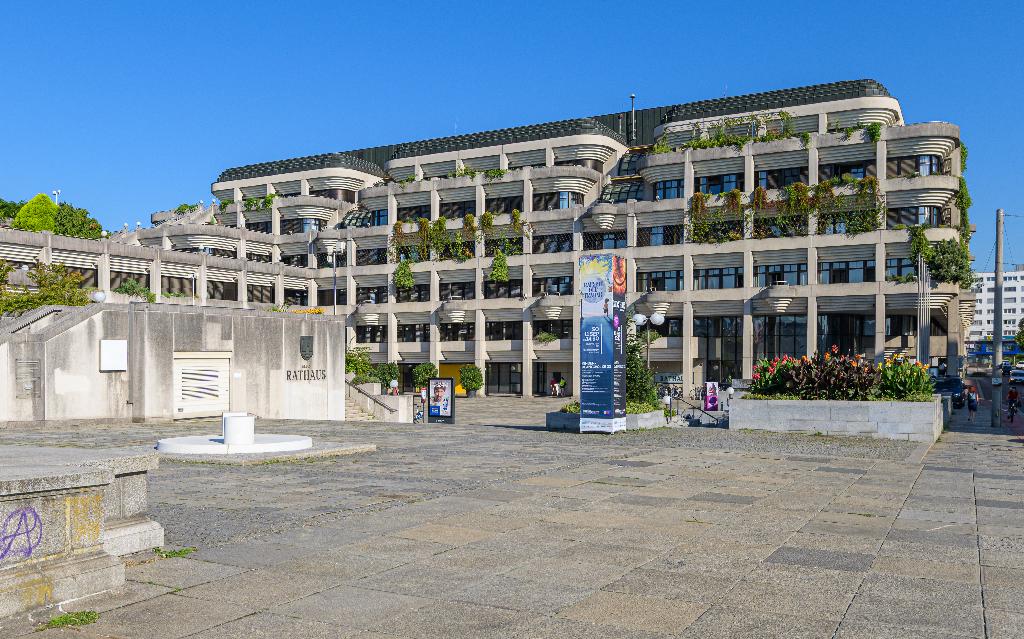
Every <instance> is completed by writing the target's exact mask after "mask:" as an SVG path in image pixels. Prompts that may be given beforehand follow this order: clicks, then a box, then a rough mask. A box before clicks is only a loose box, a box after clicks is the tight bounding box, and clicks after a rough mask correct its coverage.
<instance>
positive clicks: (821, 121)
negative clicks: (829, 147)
mask: <svg viewBox="0 0 1024 639" xmlns="http://www.w3.org/2000/svg"><path fill="white" fill-rule="evenodd" d="M818 133H828V114H827V113H819V114H818Z"/></svg>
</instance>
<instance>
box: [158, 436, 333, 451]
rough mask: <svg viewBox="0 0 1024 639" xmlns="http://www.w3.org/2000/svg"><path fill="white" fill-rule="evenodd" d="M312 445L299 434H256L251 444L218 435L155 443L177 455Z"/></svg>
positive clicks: (300, 447)
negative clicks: (234, 442)
mask: <svg viewBox="0 0 1024 639" xmlns="http://www.w3.org/2000/svg"><path fill="white" fill-rule="evenodd" d="M312 447H313V440H312V439H310V438H309V437H302V436H300V435H256V438H255V442H254V443H252V444H225V443H224V438H223V437H222V436H220V435H191V436H189V437H171V438H169V439H161V440H160V441H158V442H157V443H156V449H157V450H158V451H160V452H162V453H175V454H179V455H252V454H255V453H285V452H291V451H295V450H306V449H307V448H312Z"/></svg>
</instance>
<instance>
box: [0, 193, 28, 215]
mask: <svg viewBox="0 0 1024 639" xmlns="http://www.w3.org/2000/svg"><path fill="white" fill-rule="evenodd" d="M23 206H25V200H22V201H20V202H13V201H10V200H5V199H3V198H0V220H13V219H14V216H16V215H17V214H18V211H19V210H21V207H23Z"/></svg>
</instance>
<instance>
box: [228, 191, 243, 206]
mask: <svg viewBox="0 0 1024 639" xmlns="http://www.w3.org/2000/svg"><path fill="white" fill-rule="evenodd" d="M242 199H243V198H242V189H240V188H238V187H235V188H233V189H231V201H232V202H238V208H239V209H241V208H242Z"/></svg>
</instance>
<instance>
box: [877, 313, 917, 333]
mask: <svg viewBox="0 0 1024 639" xmlns="http://www.w3.org/2000/svg"><path fill="white" fill-rule="evenodd" d="M903 335H917V318H916V317H914V316H913V315H886V316H885V336H886V337H900V336H903Z"/></svg>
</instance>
